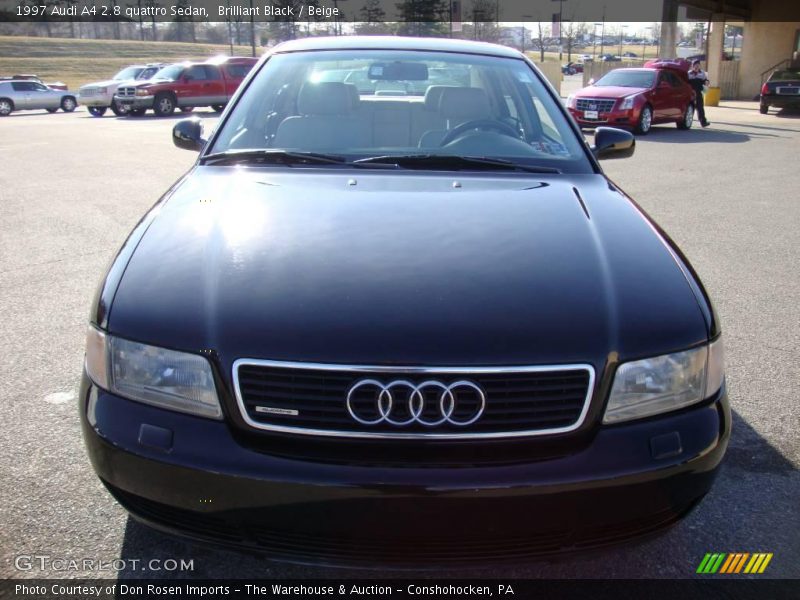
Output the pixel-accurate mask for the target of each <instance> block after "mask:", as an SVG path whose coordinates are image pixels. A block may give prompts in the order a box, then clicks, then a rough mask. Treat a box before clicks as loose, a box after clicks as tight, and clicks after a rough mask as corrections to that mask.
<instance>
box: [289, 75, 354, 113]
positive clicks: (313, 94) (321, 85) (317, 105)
mask: <svg viewBox="0 0 800 600" xmlns="http://www.w3.org/2000/svg"><path fill="white" fill-rule="evenodd" d="M351 87H352V88H355V86H353V85H347V84H344V83H341V82H339V81H320V82H317V83H313V82H311V81H306V82H305V83H304V84H303V87H301V88H300V93H299V94H298V95H297V112H299V113H300V114H301V115H344V114H347V113H349V112H350V111H351V110H353V108H354V98H353V92H352V90H350V88H351ZM356 96H358V90H356Z"/></svg>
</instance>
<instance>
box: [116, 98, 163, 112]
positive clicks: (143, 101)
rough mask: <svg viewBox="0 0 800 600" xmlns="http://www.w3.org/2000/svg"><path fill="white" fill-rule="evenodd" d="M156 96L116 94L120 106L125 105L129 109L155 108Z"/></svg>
mask: <svg viewBox="0 0 800 600" xmlns="http://www.w3.org/2000/svg"><path fill="white" fill-rule="evenodd" d="M153 98H154V96H134V97H130V96H124V97H123V96H114V100H115V101H116V103H117V105H118V106H124V107H125V108H127V109H129V110H137V109H148V108H153Z"/></svg>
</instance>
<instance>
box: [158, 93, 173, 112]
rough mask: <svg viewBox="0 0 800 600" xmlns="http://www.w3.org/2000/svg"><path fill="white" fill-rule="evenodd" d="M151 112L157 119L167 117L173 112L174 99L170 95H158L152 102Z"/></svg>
mask: <svg viewBox="0 0 800 600" xmlns="http://www.w3.org/2000/svg"><path fill="white" fill-rule="evenodd" d="M153 112H155V113H156V116H159V117H168V116H170V115H171V114H172V113H174V112H175V97H174V96H173V95H172V94H168V93H161V94H158V95H157V96H156V98H155V100H154V101H153Z"/></svg>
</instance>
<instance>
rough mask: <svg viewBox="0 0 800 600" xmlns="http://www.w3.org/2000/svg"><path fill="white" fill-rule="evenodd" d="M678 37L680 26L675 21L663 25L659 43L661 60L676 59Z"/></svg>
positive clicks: (665, 22)
mask: <svg viewBox="0 0 800 600" xmlns="http://www.w3.org/2000/svg"><path fill="white" fill-rule="evenodd" d="M677 37H678V24H677V23H675V22H674V21H664V22H663V23H661V39H660V40H659V42H658V57H659V58H676V56H677V50H676V46H677V44H676V42H675V40H676V39H677Z"/></svg>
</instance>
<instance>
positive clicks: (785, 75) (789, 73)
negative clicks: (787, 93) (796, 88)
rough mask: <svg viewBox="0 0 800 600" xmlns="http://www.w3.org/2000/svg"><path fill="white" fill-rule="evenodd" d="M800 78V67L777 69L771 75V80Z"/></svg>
mask: <svg viewBox="0 0 800 600" xmlns="http://www.w3.org/2000/svg"><path fill="white" fill-rule="evenodd" d="M798 79H800V69H797V70H794V69H787V70H785V71H775V72H774V73H773V74H772V75H771V76H770V81H789V80H798Z"/></svg>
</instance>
